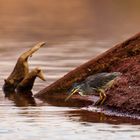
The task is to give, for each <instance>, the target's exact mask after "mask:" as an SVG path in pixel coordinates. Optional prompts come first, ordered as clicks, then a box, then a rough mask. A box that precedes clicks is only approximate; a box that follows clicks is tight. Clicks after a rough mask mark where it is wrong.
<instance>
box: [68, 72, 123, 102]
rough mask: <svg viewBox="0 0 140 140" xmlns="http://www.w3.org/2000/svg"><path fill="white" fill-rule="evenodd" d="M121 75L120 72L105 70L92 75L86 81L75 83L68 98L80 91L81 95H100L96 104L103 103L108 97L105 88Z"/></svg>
mask: <svg viewBox="0 0 140 140" xmlns="http://www.w3.org/2000/svg"><path fill="white" fill-rule="evenodd" d="M120 75H121V73H120V72H110V73H107V72H104V73H97V74H94V75H91V76H89V77H87V78H86V79H85V80H84V81H82V82H80V83H76V84H74V87H73V89H72V90H71V92H70V95H69V96H68V97H67V98H66V100H68V99H69V98H70V97H71V96H72V95H73V94H74V93H76V92H78V93H79V94H80V95H81V96H83V95H92V94H96V95H99V96H100V99H99V100H98V101H97V103H96V104H103V102H104V101H105V99H106V94H105V92H104V90H105V89H106V88H108V87H109V86H111V85H112V83H113V81H114V79H115V78H116V77H118V76H120Z"/></svg>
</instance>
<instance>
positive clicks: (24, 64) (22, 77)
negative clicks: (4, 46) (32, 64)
mask: <svg viewBox="0 0 140 140" xmlns="http://www.w3.org/2000/svg"><path fill="white" fill-rule="evenodd" d="M44 45H45V42H41V43H38V44H37V45H35V46H34V47H33V48H31V49H30V50H28V51H26V52H25V53H23V54H22V55H21V56H20V57H19V58H18V60H17V63H16V65H15V67H14V70H13V72H12V73H11V74H10V76H9V77H8V78H7V79H5V84H4V86H3V90H4V91H7V90H8V91H14V90H15V89H16V88H17V87H18V88H19V89H21V87H22V88H23V87H24V86H25V88H30V89H32V86H33V83H34V80H35V78H36V77H39V78H41V79H43V80H44V77H43V75H42V71H41V70H40V69H37V68H36V69H34V70H33V71H31V72H30V73H29V66H28V58H29V57H31V56H32V54H33V53H34V52H36V51H37V50H38V49H39V48H40V47H42V46H44ZM27 84H28V85H29V86H28V85H27Z"/></svg>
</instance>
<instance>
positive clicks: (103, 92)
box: [95, 89, 106, 105]
mask: <svg viewBox="0 0 140 140" xmlns="http://www.w3.org/2000/svg"><path fill="white" fill-rule="evenodd" d="M98 91H99V95H100V99H99V100H98V101H97V102H96V103H95V105H102V104H103V103H104V102H105V100H106V94H105V91H104V90H103V89H98Z"/></svg>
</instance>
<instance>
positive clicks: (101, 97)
mask: <svg viewBox="0 0 140 140" xmlns="http://www.w3.org/2000/svg"><path fill="white" fill-rule="evenodd" d="M99 95H100V99H99V100H98V101H97V102H96V103H95V105H99V104H100V102H101V101H102V100H103V96H102V93H101V92H100V93H99Z"/></svg>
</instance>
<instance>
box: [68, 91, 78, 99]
mask: <svg viewBox="0 0 140 140" xmlns="http://www.w3.org/2000/svg"><path fill="white" fill-rule="evenodd" d="M77 91H78V89H73V90H72V91H71V94H70V95H69V96H68V97H67V98H66V99H65V101H67V100H68V99H69V98H70V97H71V96H72V95H73V94H74V93H76V92H77Z"/></svg>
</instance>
